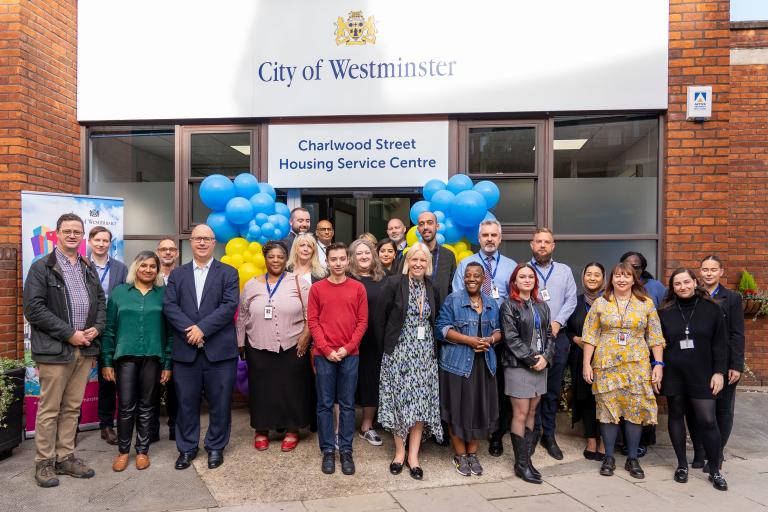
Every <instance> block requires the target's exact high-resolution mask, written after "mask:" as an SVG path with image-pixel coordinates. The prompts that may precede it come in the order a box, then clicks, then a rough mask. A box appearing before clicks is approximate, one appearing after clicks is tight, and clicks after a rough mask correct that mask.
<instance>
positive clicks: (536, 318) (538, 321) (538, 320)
mask: <svg viewBox="0 0 768 512" xmlns="http://www.w3.org/2000/svg"><path fill="white" fill-rule="evenodd" d="M531 309H533V325H534V326H535V327H536V331H537V332H538V333H539V335H541V318H540V317H539V312H538V311H536V305H535V304H534V303H533V301H531Z"/></svg>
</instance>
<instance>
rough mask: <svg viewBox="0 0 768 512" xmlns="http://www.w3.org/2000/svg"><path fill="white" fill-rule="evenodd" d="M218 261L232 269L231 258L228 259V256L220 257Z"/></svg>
mask: <svg viewBox="0 0 768 512" xmlns="http://www.w3.org/2000/svg"><path fill="white" fill-rule="evenodd" d="M220 261H221V262H222V263H223V264H225V265H229V266H230V267H234V265H233V264H232V258H230V257H229V256H222V257H221V260H220Z"/></svg>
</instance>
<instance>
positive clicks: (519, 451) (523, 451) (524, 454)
mask: <svg viewBox="0 0 768 512" xmlns="http://www.w3.org/2000/svg"><path fill="white" fill-rule="evenodd" d="M526 444H527V443H526V441H525V439H524V438H522V437H520V436H518V435H515V434H512V449H513V450H514V452H515V475H517V476H518V477H519V478H522V479H523V480H524V481H526V482H528V483H531V484H540V483H541V478H537V477H536V475H534V474H533V472H532V471H531V468H530V467H528V461H529V455H528V447H527V446H526Z"/></svg>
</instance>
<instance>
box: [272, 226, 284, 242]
mask: <svg viewBox="0 0 768 512" xmlns="http://www.w3.org/2000/svg"><path fill="white" fill-rule="evenodd" d="M272 239H273V240H282V239H283V230H281V229H280V228H275V231H274V232H273V233H272Z"/></svg>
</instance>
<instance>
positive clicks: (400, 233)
mask: <svg viewBox="0 0 768 512" xmlns="http://www.w3.org/2000/svg"><path fill="white" fill-rule="evenodd" d="M405 232H406V227H405V224H403V221H401V220H400V219H398V218H393V219H389V222H387V236H388V237H389V239H390V240H392V241H393V242H395V245H396V246H397V254H396V255H395V263H400V259H401V258H402V257H403V249H405V247H406V246H407V245H408V242H407V241H406V240H405Z"/></svg>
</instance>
